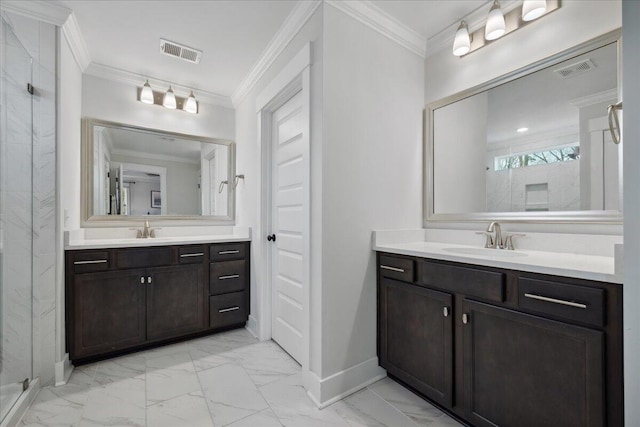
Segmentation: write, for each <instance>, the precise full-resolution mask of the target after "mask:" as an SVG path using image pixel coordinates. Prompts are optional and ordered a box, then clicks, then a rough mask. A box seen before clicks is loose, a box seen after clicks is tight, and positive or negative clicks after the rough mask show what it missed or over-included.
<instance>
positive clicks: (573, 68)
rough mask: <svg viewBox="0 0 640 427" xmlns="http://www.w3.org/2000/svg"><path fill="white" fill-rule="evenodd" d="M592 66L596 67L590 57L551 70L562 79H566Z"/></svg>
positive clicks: (588, 69) (587, 70)
mask: <svg viewBox="0 0 640 427" xmlns="http://www.w3.org/2000/svg"><path fill="white" fill-rule="evenodd" d="M594 68H596V64H594V63H593V61H591V59H585V60H584V61H580V62H576V63H575V64H571V65H567V66H566V67H562V68H558V69H557V70H553V72H554V73H556V74H557V75H558V76H559V77H560V78H562V79H568V78H569V77H574V76H577V75H580V74H584V73H586V72H589V71H591V70H593V69H594Z"/></svg>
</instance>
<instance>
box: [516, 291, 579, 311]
mask: <svg viewBox="0 0 640 427" xmlns="http://www.w3.org/2000/svg"><path fill="white" fill-rule="evenodd" d="M524 296H525V297H527V298H531V299H537V300H539V301H546V302H552V303H554V304H561V305H568V306H570V307H576V308H582V309H585V308H587V306H586V304H581V303H579V302H573V301H565V300H563V299H555V298H549V297H544V296H542V295H536V294H524Z"/></svg>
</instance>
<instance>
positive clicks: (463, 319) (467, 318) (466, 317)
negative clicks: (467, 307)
mask: <svg viewBox="0 0 640 427" xmlns="http://www.w3.org/2000/svg"><path fill="white" fill-rule="evenodd" d="M462 323H464V324H465V325H466V324H467V323H469V315H468V314H467V313H463V314H462Z"/></svg>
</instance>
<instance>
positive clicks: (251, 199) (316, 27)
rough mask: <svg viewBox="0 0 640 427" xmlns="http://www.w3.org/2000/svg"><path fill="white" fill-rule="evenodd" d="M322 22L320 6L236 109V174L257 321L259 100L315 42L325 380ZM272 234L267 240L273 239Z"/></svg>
mask: <svg viewBox="0 0 640 427" xmlns="http://www.w3.org/2000/svg"><path fill="white" fill-rule="evenodd" d="M322 22H323V7H322V6H321V7H319V8H318V9H317V10H316V12H315V13H314V14H313V15H312V16H311V18H310V19H309V20H308V21H307V23H306V24H305V25H304V26H303V27H302V28H301V29H300V31H299V32H298V34H297V35H296V36H295V37H294V38H293V40H291V42H290V43H289V44H288V45H287V47H286V48H285V50H284V51H283V52H282V53H281V54H280V56H278V58H277V59H276V61H275V62H274V63H273V64H272V65H271V67H270V68H269V69H268V70H267V72H266V73H265V74H264V75H263V76H262V78H261V79H260V80H259V81H258V82H257V84H256V85H255V86H254V87H253V89H252V90H251V91H250V92H249V93H248V94H247V96H246V97H245V98H244V100H243V101H242V102H241V103H240V105H238V106H237V108H236V142H237V146H236V158H237V160H236V165H237V167H236V170H237V173H238V174H244V175H245V179H244V181H243V180H241V181H240V183H239V184H238V187H237V192H236V200H237V202H236V203H237V216H236V217H237V218H236V222H237V224H238V225H241V226H249V227H252V228H253V230H254V234H253V239H252V242H251V257H252V262H251V317H252V319H253V320H254V321H255V319H256V318H257V315H258V300H257V295H258V290H259V289H260V287H261V283H262V280H263V278H262V277H258V274H257V272H258V271H261V265H262V263H263V262H265V259H264V257H263V254H262V253H261V251H260V248H261V246H262V242H263V240H264V236H262V235H261V233H260V231H261V230H260V229H259V223H260V192H261V182H260V174H261V166H260V147H259V146H258V116H257V114H256V98H257V96H258V94H259V93H260V92H261V91H262V90H263V89H264V88H265V87H266V86H267V85H268V84H269V82H271V80H272V79H273V78H274V77H275V76H276V75H277V74H278V73H279V72H280V71H281V70H282V69H283V67H284V66H285V65H287V64H288V63H289V61H290V60H291V59H292V58H293V57H294V56H295V55H296V54H297V53H298V52H299V51H300V49H302V48H303V46H304V45H306V44H307V43H309V42H311V56H312V59H311V72H310V74H311V111H310V114H311V162H312V167H311V222H312V226H311V228H312V229H311V236H312V248H311V277H312V278H311V301H312V307H311V337H310V339H311V351H310V355H311V356H310V370H311V371H312V372H314V373H316V374H317V375H318V376H319V375H320V366H321V360H320V345H321V344H320V332H321V324H320V315H321V312H320V310H321V294H320V292H321V287H322V281H321V256H322V255H321V246H320V245H321V242H322V236H321V233H320V227H321V222H320V220H321V209H320V208H321V197H322V187H321V184H322V179H321V177H322V170H321V169H320V167H321V164H322V144H323V142H322V99H323V97H322V92H323V87H322V63H323V59H322V52H323V41H322ZM267 231H268V230H266V231H265V232H264V233H262V234H264V235H266V234H267Z"/></svg>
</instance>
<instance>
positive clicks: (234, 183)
mask: <svg viewBox="0 0 640 427" xmlns="http://www.w3.org/2000/svg"><path fill="white" fill-rule="evenodd" d="M240 180H243V181H244V174H241V175H236V178H235V180H234V181H233V189H234V190H235V189H236V187H237V186H238V181H240Z"/></svg>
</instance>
